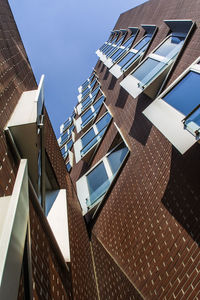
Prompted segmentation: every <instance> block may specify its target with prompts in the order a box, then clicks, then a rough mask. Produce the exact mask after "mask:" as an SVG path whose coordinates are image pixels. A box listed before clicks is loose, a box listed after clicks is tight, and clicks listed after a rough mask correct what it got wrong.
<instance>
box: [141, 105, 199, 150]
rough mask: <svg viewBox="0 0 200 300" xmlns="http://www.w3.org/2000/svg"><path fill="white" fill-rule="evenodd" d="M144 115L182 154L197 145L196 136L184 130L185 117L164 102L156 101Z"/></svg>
mask: <svg viewBox="0 0 200 300" xmlns="http://www.w3.org/2000/svg"><path fill="white" fill-rule="evenodd" d="M143 114H144V115H145V116H146V117H147V118H148V119H149V120H150V121H151V122H152V123H153V124H154V125H155V126H156V127H157V128H158V129H159V130H160V131H161V133H162V134H163V135H164V136H165V137H166V138H167V139H168V140H169V141H170V143H172V144H173V145H174V147H176V149H177V150H178V151H179V152H181V153H182V154H184V153H185V152H186V151H187V150H188V149H189V148H190V147H191V146H192V145H193V144H195V143H196V141H197V139H196V138H195V136H193V135H192V134H191V133H189V132H188V131H187V130H186V129H184V126H183V122H182V120H183V119H184V117H185V116H184V115H183V114H181V113H180V112H179V111H177V110H176V109H174V108H173V107H172V106H170V105H169V104H168V103H166V102H165V101H164V100H162V99H156V100H155V101H154V102H153V103H152V104H151V105H149V106H148V107H147V108H146V109H145V110H144V111H143Z"/></svg>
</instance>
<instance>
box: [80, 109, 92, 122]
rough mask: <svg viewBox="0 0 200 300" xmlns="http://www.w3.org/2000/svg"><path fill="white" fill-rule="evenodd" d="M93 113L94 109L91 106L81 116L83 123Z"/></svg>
mask: <svg viewBox="0 0 200 300" xmlns="http://www.w3.org/2000/svg"><path fill="white" fill-rule="evenodd" d="M91 113H92V110H91V108H90V109H88V110H87V111H86V112H85V113H84V114H83V115H82V117H81V120H82V123H83V122H84V121H85V120H87V118H88V117H89V116H90V115H91Z"/></svg>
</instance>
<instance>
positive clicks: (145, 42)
mask: <svg viewBox="0 0 200 300" xmlns="http://www.w3.org/2000/svg"><path fill="white" fill-rule="evenodd" d="M150 39H151V36H149V35H148V36H145V37H144V38H143V39H142V40H141V41H140V42H139V43H138V44H137V45H136V46H135V47H133V49H135V50H138V51H139V50H140V49H141V48H142V47H144V46H145V45H146V44H147V43H149V41H150Z"/></svg>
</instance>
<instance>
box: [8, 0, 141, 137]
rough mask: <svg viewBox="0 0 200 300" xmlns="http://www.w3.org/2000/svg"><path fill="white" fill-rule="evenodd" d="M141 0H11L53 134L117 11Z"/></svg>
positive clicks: (68, 110) (70, 106) (71, 104)
mask: <svg viewBox="0 0 200 300" xmlns="http://www.w3.org/2000/svg"><path fill="white" fill-rule="evenodd" d="M143 2H145V1H144V0H121V1H119V0H117V1H116V0H101V1H94V0H85V1H81V0H59V1H51V0H34V1H31V0H18V1H16V0H9V3H10V6H11V9H12V12H13V14H14V17H15V21H16V23H17V26H18V29H19V32H20V34H21V37H22V40H23V43H24V46H25V48H26V51H27V54H28V57H29V60H30V62H31V66H32V68H33V71H34V74H35V77H36V80H37V82H38V83H39V80H40V77H41V75H42V74H45V103H46V107H47V110H48V113H49V116H50V119H51V122H52V124H53V127H54V130H55V133H56V136H57V137H58V136H59V127H60V124H61V123H62V122H64V121H65V119H67V117H68V116H69V115H71V112H72V110H73V108H74V106H75V105H76V104H77V95H78V90H77V88H78V87H79V86H80V84H81V83H82V82H83V81H84V80H85V79H86V78H87V77H88V76H89V75H90V73H91V72H92V69H93V67H94V66H95V64H96V62H97V56H96V54H95V51H96V50H97V49H98V48H99V46H101V45H102V44H103V42H104V41H105V40H106V39H107V38H108V35H109V33H110V30H112V29H113V27H114V25H115V23H116V21H117V19H118V17H119V15H120V14H121V13H122V12H124V11H126V10H128V9H131V8H133V7H135V6H137V5H139V4H141V3H143Z"/></svg>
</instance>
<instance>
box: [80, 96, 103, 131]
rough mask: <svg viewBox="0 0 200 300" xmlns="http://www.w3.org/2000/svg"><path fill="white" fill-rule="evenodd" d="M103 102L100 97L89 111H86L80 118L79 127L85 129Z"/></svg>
mask: <svg viewBox="0 0 200 300" xmlns="http://www.w3.org/2000/svg"><path fill="white" fill-rule="evenodd" d="M104 100H105V97H104V96H101V97H100V98H99V99H98V100H97V101H96V102H95V103H94V104H93V105H92V106H91V108H90V109H89V110H87V111H86V112H85V113H84V114H83V115H82V116H81V119H82V124H81V127H82V128H83V127H85V126H86V125H87V124H88V123H89V122H90V121H91V120H92V119H93V118H94V117H95V116H96V115H97V113H98V111H99V108H100V107H101V105H102V103H103V101H104Z"/></svg>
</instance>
